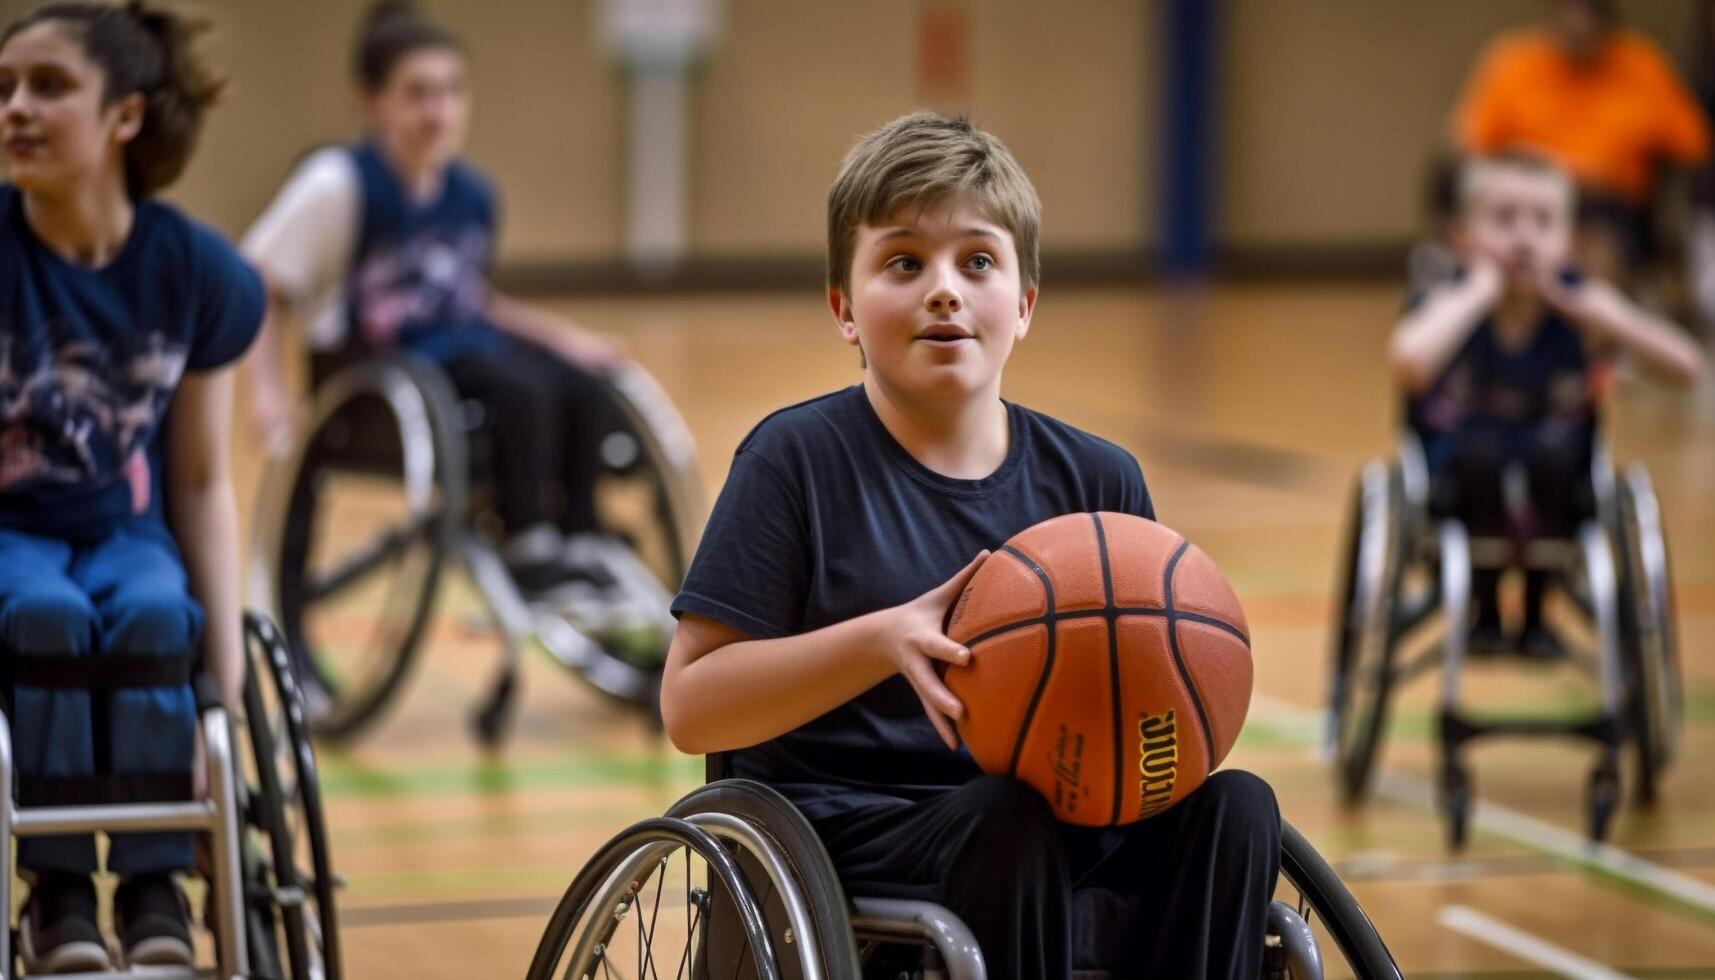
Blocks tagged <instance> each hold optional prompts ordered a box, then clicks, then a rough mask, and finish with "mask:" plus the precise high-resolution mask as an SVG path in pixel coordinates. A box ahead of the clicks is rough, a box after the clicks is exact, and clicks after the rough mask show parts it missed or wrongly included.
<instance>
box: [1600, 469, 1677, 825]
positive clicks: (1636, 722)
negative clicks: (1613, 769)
mask: <svg viewBox="0 0 1715 980" xmlns="http://www.w3.org/2000/svg"><path fill="white" fill-rule="evenodd" d="M1618 491H1619V493H1618V498H1619V507H1618V511H1619V513H1618V515H1617V516H1618V522H1617V523H1618V526H1617V528H1616V530H1617V532H1618V533H1617V535H1616V538H1617V544H1618V550H1619V551H1620V555H1619V556H1618V557H1619V560H1620V562H1621V564H1622V566H1623V568H1622V581H1623V582H1624V591H1623V592H1622V595H1621V610H1620V621H1621V624H1622V630H1623V632H1624V638H1623V641H1622V642H1623V647H1624V653H1625V661H1624V662H1625V673H1626V677H1627V682H1628V684H1627V686H1628V691H1627V695H1628V696H1627V714H1628V716H1629V717H1628V722H1629V726H1630V728H1631V735H1632V737H1633V739H1634V744H1635V746H1636V750H1637V755H1638V796H1639V797H1640V799H1642V800H1643V801H1645V802H1651V801H1653V800H1654V799H1655V793H1656V784H1657V782H1658V780H1659V779H1660V777H1661V775H1662V773H1663V772H1664V771H1665V770H1666V768H1667V766H1668V765H1669V764H1670V763H1671V762H1672V761H1673V759H1674V757H1675V755H1676V754H1677V753H1678V750H1679V738H1680V731H1681V726H1682V724H1683V718H1684V710H1685V692H1684V689H1683V687H1682V678H1681V672H1680V670H1681V669H1680V660H1679V643H1678V636H1677V635H1676V633H1675V628H1674V624H1675V609H1674V598H1673V582H1672V579H1671V572H1670V568H1669V563H1668V549H1667V534H1666V531H1665V529H1664V527H1663V525H1662V520H1661V510H1660V507H1659V505H1658V504H1657V502H1656V496H1655V490H1654V487H1653V486H1652V485H1651V483H1650V477H1649V472H1648V471H1647V470H1645V469H1644V467H1643V466H1642V465H1641V464H1637V463H1634V464H1632V465H1631V466H1630V467H1628V468H1627V469H1626V472H1625V476H1624V479H1622V480H1621V481H1620V482H1619V486H1618Z"/></svg>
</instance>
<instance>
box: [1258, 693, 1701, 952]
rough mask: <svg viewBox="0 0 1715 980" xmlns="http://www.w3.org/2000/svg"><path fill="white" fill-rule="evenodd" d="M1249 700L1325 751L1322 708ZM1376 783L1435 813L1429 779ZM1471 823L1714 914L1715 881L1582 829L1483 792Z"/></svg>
mask: <svg viewBox="0 0 1715 980" xmlns="http://www.w3.org/2000/svg"><path fill="white" fill-rule="evenodd" d="M1251 701H1252V704H1254V705H1256V706H1257V707H1258V708H1261V709H1262V710H1263V711H1264V712H1266V713H1267V714H1268V715H1270V716H1273V718H1272V719H1271V720H1272V721H1273V722H1274V723H1276V724H1281V725H1283V726H1288V727H1290V729H1291V730H1294V731H1296V732H1298V733H1299V734H1301V735H1303V736H1304V737H1305V741H1306V743H1307V744H1308V745H1309V746H1310V752H1311V754H1313V755H1316V756H1318V757H1320V756H1321V752H1320V750H1319V748H1318V741H1317V740H1318V734H1319V733H1320V731H1321V729H1322V724H1323V718H1322V713H1321V712H1319V711H1312V710H1310V709H1308V708H1301V707H1299V706H1298V705H1295V704H1292V703H1291V702H1289V701H1282V700H1280V699H1278V698H1274V697H1271V696H1269V695H1266V694H1255V695H1253V696H1252V699H1251ZM1312 733H1318V734H1312ZM1374 785H1375V791H1376V792H1377V793H1378V794H1379V795H1382V796H1385V797H1388V798H1389V799H1392V800H1394V801H1396V802H1401V803H1406V804H1410V805H1412V806H1416V807H1419V808H1420V809H1423V810H1426V811H1428V812H1430V813H1431V814H1433V813H1435V812H1436V806H1435V788H1434V787H1433V786H1432V785H1431V784H1430V783H1429V782H1428V781H1427V780H1424V779H1420V778H1418V777H1416V776H1411V775H1407V774H1405V773H1402V772H1399V771H1397V770H1393V769H1386V768H1383V769H1382V770H1381V771H1380V772H1379V773H1378V774H1377V778H1376V782H1375V784H1374ZM1471 825H1472V826H1473V827H1475V828H1477V829H1478V830H1482V831H1485V832H1487V833H1491V834H1494V835H1496V836H1499V837H1504V838H1506V839H1508V840H1510V841H1513V842H1514V843H1517V844H1521V845H1523V846H1525V847H1527V848H1530V849H1532V850H1536V851H1540V852H1542V853H1545V854H1549V855H1552V856H1554V857H1557V858H1559V859H1561V860H1563V861H1566V862H1568V863H1570V864H1573V865H1576V866H1578V867H1581V868H1584V869H1585V870H1587V871H1591V872H1595V873H1597V874H1602V875H1607V876H1610V877H1613V878H1617V879H1620V880H1621V881H1624V882H1626V883H1627V884H1630V885H1633V886H1636V887H1638V888H1641V889H1643V890H1645V891H1648V892H1652V893H1654V894H1657V895H1661V896H1664V897H1666V898H1669V899H1672V900H1673V901H1675V902H1676V903H1678V904H1680V905H1682V906H1687V907H1689V908H1691V909H1694V910H1696V911H1697V912H1700V913H1702V915H1703V916H1704V917H1706V918H1705V924H1707V921H1708V919H1709V918H1715V885H1709V884H1706V883H1704V882H1702V881H1699V880H1697V879H1696V878H1693V877H1691V876H1689V875H1684V874H1680V873H1679V872H1677V871H1671V870H1669V869H1667V868H1664V867H1662V866H1661V865H1659V864H1656V863H1654V862H1652V861H1647V860H1645V859H1643V858H1641V857H1638V856H1637V855H1636V854H1633V853H1632V852H1630V851H1627V850H1624V849H1622V848H1619V847H1615V846H1614V845H1612V844H1602V843H1596V842H1594V841H1591V840H1589V839H1588V838H1586V837H1585V836H1584V835H1582V834H1576V833H1572V832H1571V831H1568V830H1563V829H1562V828H1560V827H1557V826H1555V825H1554V824H1551V823H1548V822H1547V821H1545V820H1539V819H1537V818H1536V817H1532V816H1528V815H1526V814H1523V813H1520V812H1518V811H1517V810H1513V809H1511V808H1509V807H1506V806H1502V805H1501V804H1499V803H1495V802H1492V801H1490V800H1485V799H1482V798H1480V797H1474V798H1473V799H1472V807H1471Z"/></svg>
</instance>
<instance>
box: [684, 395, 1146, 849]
mask: <svg viewBox="0 0 1715 980" xmlns="http://www.w3.org/2000/svg"><path fill="white" fill-rule="evenodd" d="M1006 409H1007V421H1008V424H1009V426H1010V431H1011V441H1010V446H1009V448H1008V451H1007V456H1006V461H1005V462H1003V463H1002V464H1001V466H1000V468H999V469H997V470H996V471H995V472H994V473H992V474H990V475H989V476H986V477H984V478H983V479H980V480H959V479H953V478H951V477H947V476H942V475H941V474H939V473H936V472H935V471H933V470H931V469H929V468H928V467H926V466H924V465H923V464H922V463H919V462H918V461H917V460H916V459H914V458H913V457H912V456H911V454H910V453H907V452H906V451H905V449H904V447H902V446H900V445H899V443H898V442H897V441H895V440H894V438H893V436H892V434H891V433H889V432H888V431H887V428H886V427H885V426H883V425H882V422H881V419H880V417H878V416H877V415H876V414H875V409H874V408H873V407H872V406H871V405H870V403H869V398H868V396H867V395H865V394H864V389H863V387H862V386H861V385H858V386H853V387H851V388H847V389H845V390H843V391H837V392H834V393H833V394H829V395H824V396H822V397H820V398H817V399H814V400H812V401H807V402H804V403H802V404H799V405H794V406H792V407H790V408H786V409H782V410H781V411H779V412H776V413H774V414H773V415H770V416H769V417H768V418H766V419H764V420H763V421H762V423H761V424H760V425H758V426H757V427H756V428H755V429H754V430H752V431H751V433H750V435H748V436H746V437H745V439H744V441H743V442H742V443H740V444H739V447H738V452H737V454H736V455H735V456H734V458H733V463H732V470H731V472H730V473H729V474H728V476H727V480H726V485H725V486H724V487H722V488H721V494H720V498H719V499H718V500H717V501H716V502H715V507H714V511H713V513H712V514H711V515H710V516H709V522H708V526H707V528H706V529H705V530H704V531H703V538H702V542H701V543H700V544H699V545H698V547H697V555H696V558H695V559H694V560H693V561H692V563H691V570H690V572H689V574H687V576H686V578H685V584H684V587H683V590H682V591H681V592H680V593H679V595H678V598H676V599H675V600H674V601H673V613H674V615H680V614H683V613H695V614H697V615H699V616H705V617H707V618H709V619H712V620H716V621H718V622H721V623H724V624H726V625H728V626H731V627H733V628H734V629H738V630H741V631H743V632H744V633H747V634H749V635H750V636H752V637H755V638H758V639H764V638H774V637H781V636H791V635H795V634H799V633H808V632H812V631H814V630H818V629H821V628H822V627H825V626H831V625H833V624H835V623H840V622H844V621H845V620H848V619H851V618H852V617H853V616H861V615H863V614H864V613H870V612H874V611H876V610H877V609H883V608H887V607H890V606H896V605H899V604H900V603H903V602H908V601H910V600H912V599H915V598H917V597H918V596H920V595H922V594H923V593H925V592H928V591H929V590H930V589H933V588H935V587H936V586H938V585H940V584H942V583H943V582H945V581H946V580H947V579H949V578H951V577H952V576H953V573H955V572H957V571H958V570H959V569H961V568H963V567H964V566H965V564H966V563H967V562H969V561H970V560H971V559H972V558H974V557H976V554H977V552H979V551H981V550H983V549H984V548H988V549H990V550H994V549H997V548H999V547H1000V546H1001V544H1003V543H1005V541H1006V540H1007V539H1008V538H1010V537H1012V536H1013V535H1014V534H1017V533H1018V532H1019V531H1022V530H1024V529H1025V528H1028V527H1030V526H1032V525H1034V524H1037V523H1040V522H1041V521H1045V520H1047V519H1048V518H1050V517H1058V516H1060V515H1061V514H1067V513H1072V512H1076V511H1096V510H1107V511H1119V512H1122V513H1127V514H1136V515H1138V516H1140V517H1147V518H1151V519H1153V518H1154V517H1155V509H1154V507H1153V506H1152V505H1151V503H1150V499H1149V491H1148V489H1147V488H1146V487H1145V486H1144V482H1143V471H1142V470H1141V469H1139V468H1138V465H1137V460H1135V459H1133V458H1132V456H1131V454H1130V453H1128V452H1126V451H1125V450H1123V449H1121V448H1119V447H1118V446H1115V445H1114V444H1112V443H1110V442H1107V441H1105V440H1102V439H1099V438H1097V437H1095V436H1092V435H1089V434H1088V433H1085V432H1081V431H1079V430H1078V429H1074V428H1072V427H1071V426H1069V425H1066V424H1065V423H1063V422H1059V421H1056V420H1055V419H1052V418H1050V417H1048V416H1046V415H1043V414H1041V413H1039V412H1033V411H1030V410H1029V409H1026V408H1022V407H1020V406H1018V405H1014V404H1012V403H1010V402H1009V403H1007V406H1006ZM693 696H694V694H693ZM732 774H733V775H734V776H741V777H745V778H748V779H756V780H760V781H762V782H765V783H768V784H770V785H772V786H774V787H775V788H776V789H778V790H780V791H781V792H782V793H784V794H785V795H786V796H787V797H788V798H789V799H791V800H792V802H793V803H795V804H797V805H798V807H799V808H800V809H802V810H803V811H804V812H805V814H806V816H808V817H809V818H810V819H811V820H820V819H823V818H825V817H829V816H832V815H834V814H837V813H841V812H845V811H847V810H850V809H853V808H855V807H859V806H862V805H865V804H867V803H870V802H874V801H877V800H880V799H921V798H923V797H925V796H928V795H932V794H935V793H939V792H944V791H945V790H947V789H949V788H951V787H954V786H958V785H961V784H963V783H965V782H968V781H970V780H971V779H973V778H975V777H976V776H978V775H980V774H981V773H980V771H979V770H978V769H977V766H976V763H975V762H973V761H972V760H971V757H970V756H969V754H967V753H965V752H963V751H960V752H956V753H955V752H951V751H948V749H947V747H946V745H944V744H942V742H941V739H940V736H938V735H937V734H936V733H935V729H934V726H932V725H931V724H930V723H929V719H928V718H926V717H925V716H924V714H923V706H922V704H921V702H919V701H918V699H917V695H916V693H915V692H914V691H913V690H912V688H911V685H910V683H909V682H908V681H906V680H905V679H904V678H903V677H899V676H894V677H892V678H889V679H888V680H885V681H883V682H882V683H880V684H878V685H876V686H875V687H873V688H870V689H869V690H868V691H866V692H864V693H863V694H860V695H858V696H857V697H856V698H853V699H852V700H851V701H848V702H846V703H845V704H844V705H842V706H840V707H838V708H835V709H834V710H832V711H830V712H828V713H827V714H825V715H822V716H821V717H820V718H816V719H814V720H813V721H810V722H809V723H807V724H805V725H803V726H801V727H799V728H797V729H795V730H793V731H791V732H788V733H786V734H785V735H782V736H780V737H779V738H775V739H772V740H770V741H767V742H764V743H762V744H761V745H756V746H753V747H751V748H748V749H743V750H741V751H738V752H735V753H732Z"/></svg>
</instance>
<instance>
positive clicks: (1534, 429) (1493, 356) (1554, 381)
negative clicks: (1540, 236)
mask: <svg viewBox="0 0 1715 980" xmlns="http://www.w3.org/2000/svg"><path fill="white" fill-rule="evenodd" d="M1592 383H1593V382H1592V377H1591V371H1590V360H1589V357H1588V356H1587V355H1586V353H1585V350H1584V341H1583V338H1582V337H1581V336H1579V334H1578V331H1577V330H1576V329H1575V328H1574V327H1573V326H1572V325H1571V324H1569V323H1568V322H1567V321H1566V320H1564V319H1562V318H1561V317H1559V316H1557V315H1555V314H1552V313H1544V314H1543V316H1542V322H1541V323H1540V324H1539V325H1538V327H1537V330H1536V333H1535V334H1533V335H1532V336H1531V338H1530V341H1529V342H1528V343H1526V344H1525V345H1523V346H1522V347H1519V348H1516V349H1514V348H1508V347H1505V346H1503V345H1502V344H1501V341H1500V338H1499V337H1498V335H1497V334H1496V332H1495V326H1494V321H1493V320H1492V319H1485V320H1484V321H1483V322H1482V323H1479V324H1478V325H1477V327H1476V328H1475V329H1474V330H1472V331H1471V336H1470V337H1468V338H1466V340H1465V344H1464V346H1463V347H1461V348H1460V350H1459V353H1458V354H1456V355H1455V356H1454V358H1453V360H1452V361H1451V362H1450V363H1449V364H1448V365H1447V368H1446V369H1445V370H1444V371H1442V373H1441V376H1440V377H1439V378H1437V379H1436V380H1435V383H1434V384H1433V385H1431V386H1430V387H1429V389H1428V390H1426V391H1425V392H1423V393H1422V394H1420V395H1418V396H1417V397H1416V398H1414V399H1412V401H1411V404H1410V406H1409V418H1410V422H1411V426H1412V428H1413V429H1414V430H1415V431H1416V432H1417V433H1418V435H1419V437H1420V438H1421V439H1422V440H1423V447H1424V453H1425V455H1426V458H1427V462H1428V464H1429V466H1430V468H1431V469H1439V468H1440V467H1441V466H1442V465H1444V464H1446V463H1447V462H1448V460H1450V459H1451V458H1452V455H1453V453H1454V451H1455V450H1456V449H1457V447H1458V445H1459V443H1460V440H1461V439H1462V438H1463V437H1465V436H1467V435H1469V434H1472V433H1477V432H1481V433H1483V434H1484V435H1486V436H1489V437H1493V438H1497V439H1499V440H1500V445H1501V446H1502V447H1503V448H1504V450H1505V451H1506V452H1508V453H1512V454H1517V455H1520V456H1522V455H1523V454H1524V453H1525V452H1526V451H1527V447H1528V446H1529V445H1530V444H1531V443H1532V442H1533V441H1534V440H1535V438H1536V437H1538V435H1539V434H1540V433H1541V432H1542V430H1543V429H1544V428H1545V427H1546V428H1549V429H1554V430H1559V432H1558V433H1557V434H1559V433H1564V434H1566V435H1569V436H1570V435H1578V436H1580V437H1589V438H1594V433H1595V426H1596V414H1595V401H1594V398H1593V397H1592Z"/></svg>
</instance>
